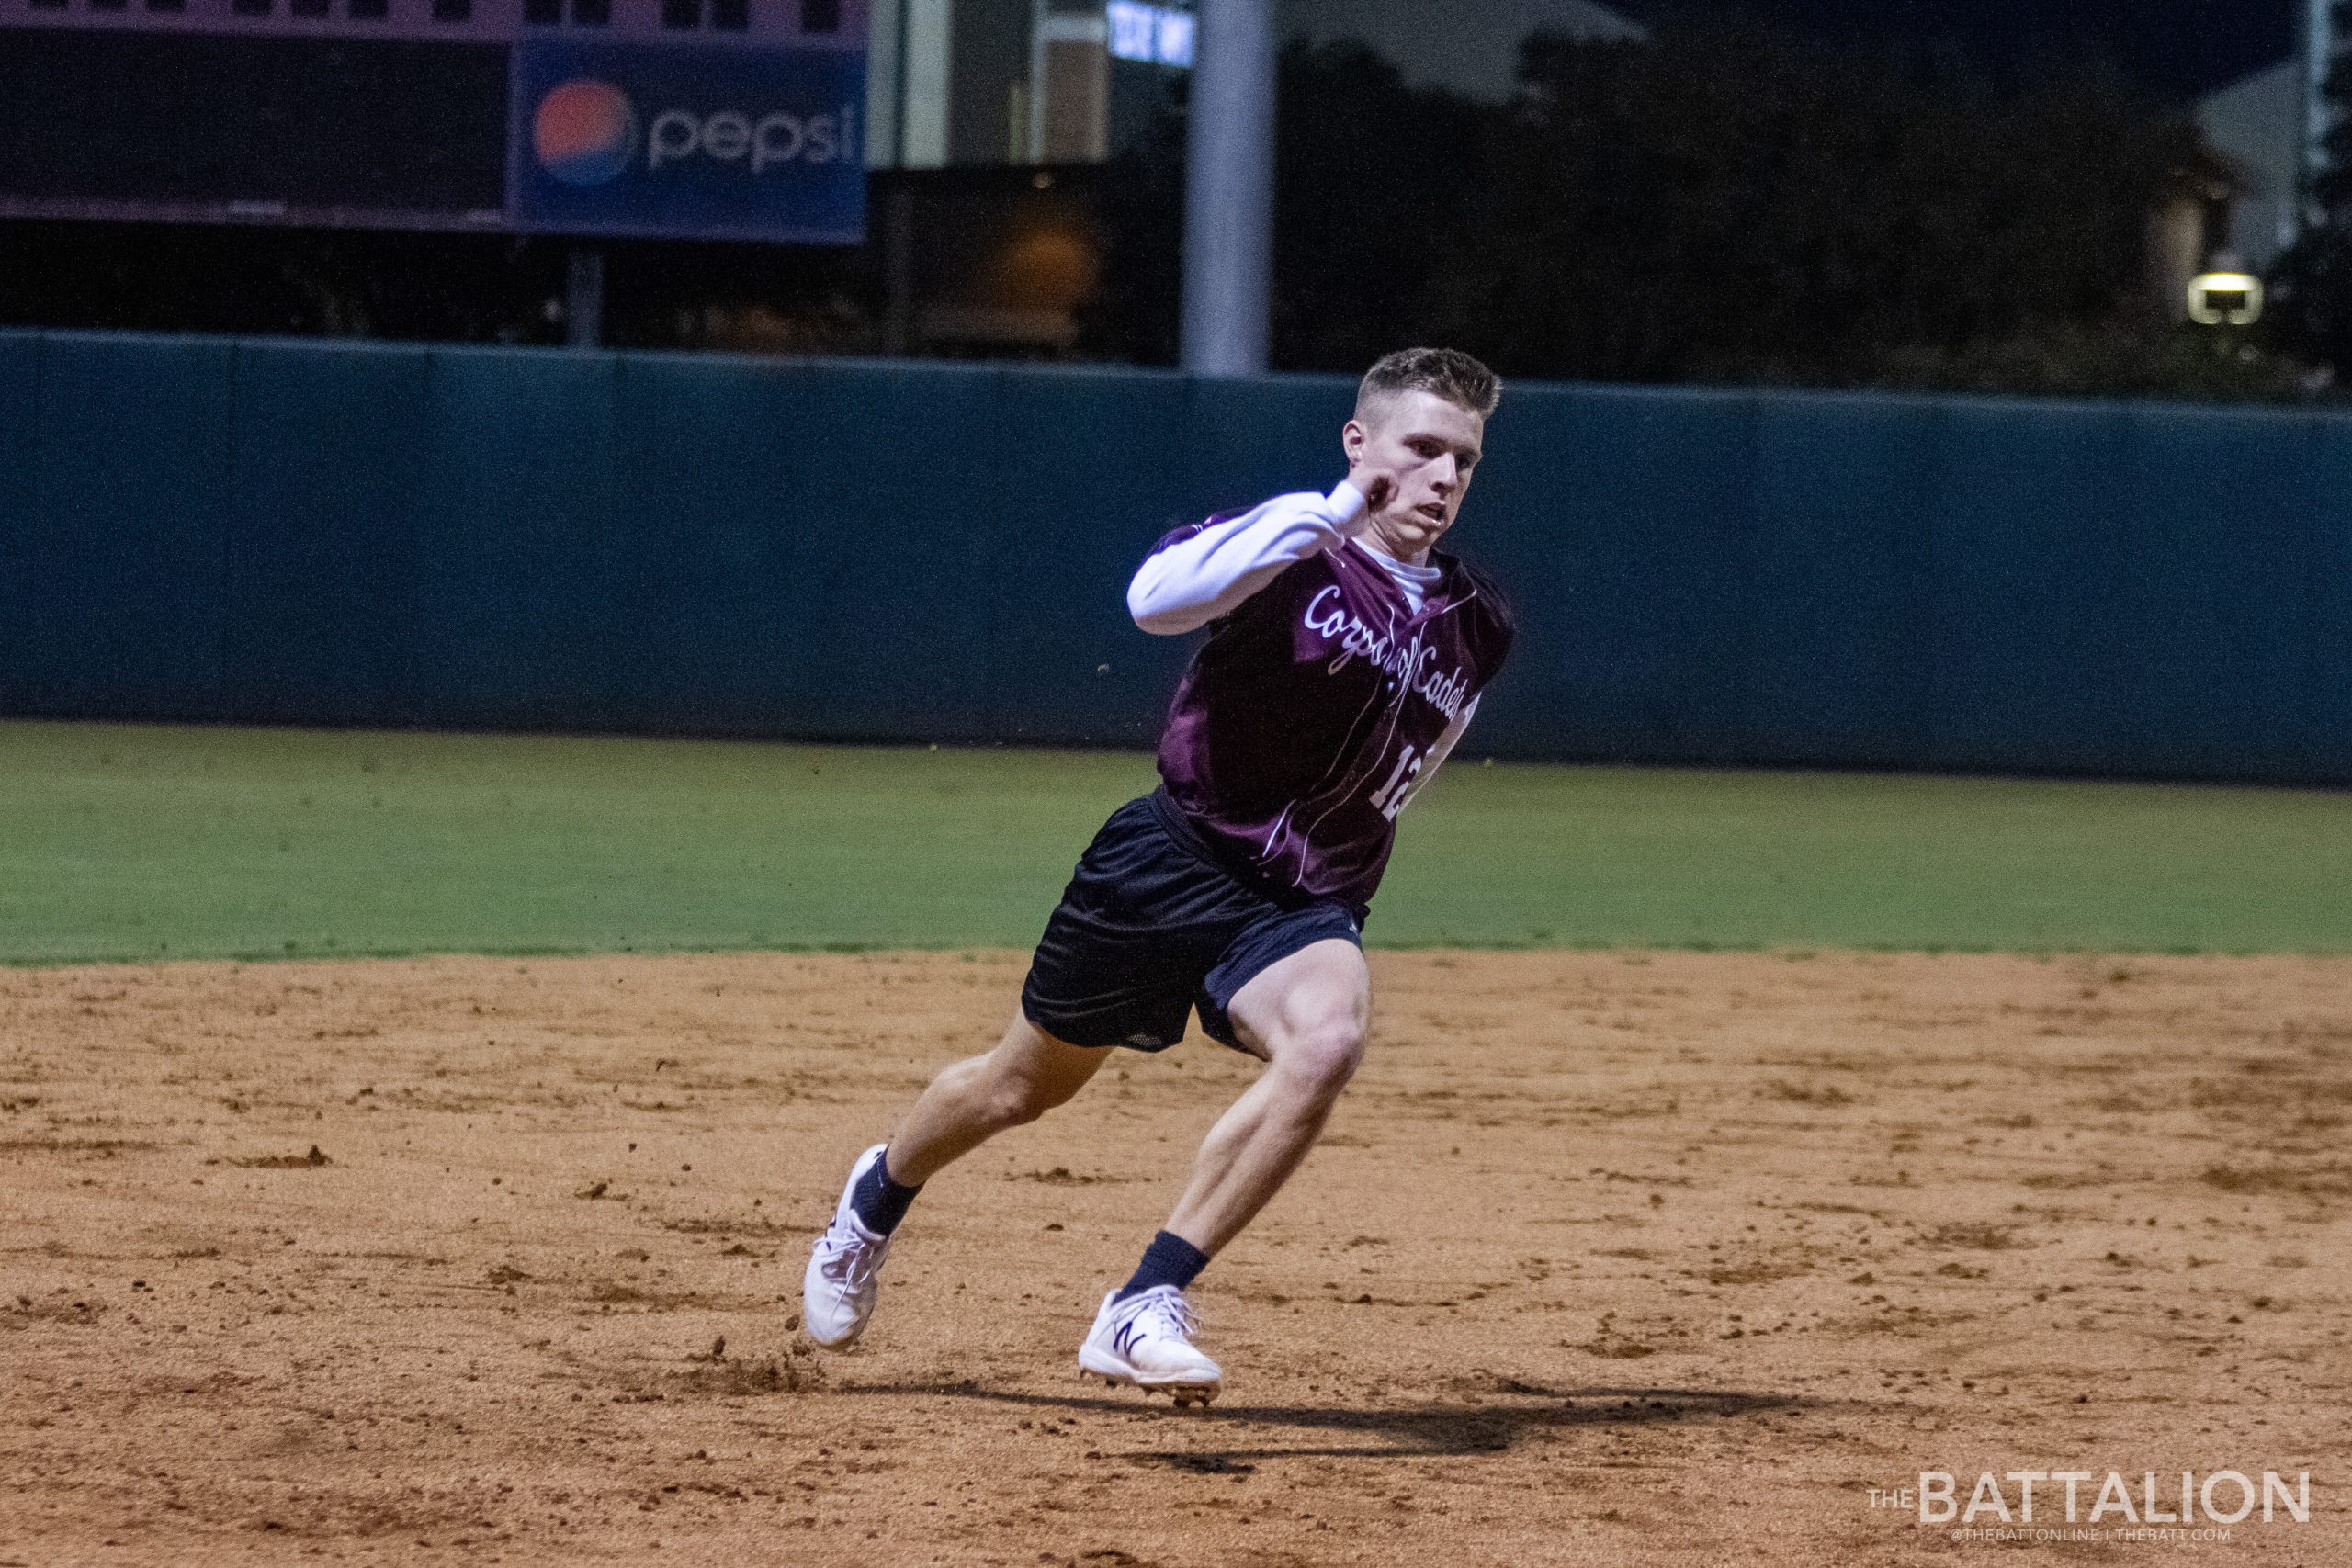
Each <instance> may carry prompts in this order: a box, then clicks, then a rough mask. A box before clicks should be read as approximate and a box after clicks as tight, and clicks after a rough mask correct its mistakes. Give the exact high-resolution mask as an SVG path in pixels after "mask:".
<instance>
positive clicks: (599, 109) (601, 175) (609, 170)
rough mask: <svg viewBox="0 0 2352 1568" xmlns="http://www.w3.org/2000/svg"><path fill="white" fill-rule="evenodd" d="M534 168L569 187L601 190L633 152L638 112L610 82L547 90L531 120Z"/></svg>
mask: <svg viewBox="0 0 2352 1568" xmlns="http://www.w3.org/2000/svg"><path fill="white" fill-rule="evenodd" d="M531 151H532V152H533V154H534V155H535V156H537V159H538V163H539V167H541V168H542V169H545V170H546V171H547V172H548V174H549V175H551V176H553V177H554V178H556V179H558V180H560V181H562V182H563V183H564V184H565V185H568V186H600V185H603V184H605V182H606V181H608V180H611V179H614V178H615V177H616V176H617V175H619V174H620V172H621V171H622V170H623V169H626V168H628V164H629V159H630V158H631V157H633V156H635V155H636V152H637V110H636V109H635V108H634V107H631V105H630V103H629V101H628V94H626V93H624V92H622V91H621V90H620V89H619V88H618V87H616V86H614V85H612V84H611V83H609V82H595V81H590V80H587V79H584V78H582V79H580V80H576V81H571V82H566V83H563V84H561V85H559V86H557V87H555V88H552V89H551V90H549V92H548V96H546V97H544V98H541V99H540V100H539V107H538V110H537V113H535V114H534V115H533V116H532V117H531Z"/></svg>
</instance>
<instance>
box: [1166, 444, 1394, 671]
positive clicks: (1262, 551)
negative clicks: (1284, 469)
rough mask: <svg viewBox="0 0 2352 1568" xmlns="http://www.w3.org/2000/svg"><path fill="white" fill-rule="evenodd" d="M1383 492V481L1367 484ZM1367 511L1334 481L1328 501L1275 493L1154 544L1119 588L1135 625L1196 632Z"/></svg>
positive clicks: (1360, 498)
mask: <svg viewBox="0 0 2352 1568" xmlns="http://www.w3.org/2000/svg"><path fill="white" fill-rule="evenodd" d="M1372 482H1373V487H1374V490H1375V491H1385V488H1386V485H1387V482H1388V481H1387V480H1386V479H1374V480H1373V481H1372ZM1372 510H1373V506H1372V504H1371V503H1370V502H1367V501H1366V500H1365V497H1364V494H1363V491H1360V490H1358V489H1356V487H1355V486H1354V485H1352V484H1348V483H1344V482H1343V483H1341V484H1340V488H1339V489H1337V490H1335V491H1332V492H1331V493H1330V494H1329V495H1328V496H1325V495H1317V494H1315V493H1314V492H1313V491H1299V492H1298V493H1297V494H1295V495H1278V496H1276V497H1274V499H1273V500H1272V501H1269V502H1265V503H1263V504H1262V505H1260V506H1258V507H1255V508H1253V509H1251V510H1250V511H1248V512H1245V513H1242V514H1241V515H1240V516H1238V517H1229V518H1227V519H1226V520H1225V521H1224V522H1221V523H1207V524H1195V525H1193V526H1192V527H1189V528H1180V529H1178V530H1177V531H1176V532H1175V533H1173V534H1170V535H1169V536H1168V537H1166V538H1165V539H1162V540H1161V541H1160V542H1159V547H1157V548H1155V549H1154V550H1153V551H1152V552H1151V554H1150V555H1148V556H1147V557H1145V558H1144V563H1143V566H1142V567H1141V568H1140V569H1139V570H1137V571H1136V576H1135V581H1133V582H1130V583H1129V584H1128V585H1127V612H1128V614H1130V615H1133V616H1135V620H1136V626H1141V627H1142V628H1143V629H1144V630H1145V631H1148V632H1154V633H1157V634H1159V636H1162V637H1175V636H1178V635H1180V634H1182V633H1184V632H1189V631H1192V630H1193V629H1194V628H1196V627H1199V626H1206V625H1208V624H1209V623H1210V622H1211V621H1214V620H1216V618H1217V617H1218V616H1220V615H1230V614H1232V613H1233V611H1234V610H1236V609H1238V607H1239V606H1240V605H1241V604H1242V602H1243V601H1244V600H1246V599H1248V598H1249V597H1250V595H1251V594H1252V593H1255V592H1258V591H1259V590H1260V589H1261V588H1263V587H1265V586H1266V584H1267V583H1269V582H1272V581H1273V580H1274V579H1275V578H1276V577H1277V576H1279V575H1281V573H1282V571H1283V569H1285V568H1287V567H1291V566H1295V565H1296V564H1297V563H1298V562H1300V561H1303V560H1306V559H1307V558H1309V557H1311V556H1316V555H1319V554H1321V553H1322V552H1323V551H1325V550H1330V549H1336V548H1338V547H1340V544H1341V542H1343V541H1344V540H1346V539H1347V538H1349V537H1350V536H1352V535H1353V534H1355V533H1356V532H1357V531H1358V530H1360V529H1361V528H1362V527H1363V522H1364V519H1365V517H1366V516H1368V515H1369V514H1370V513H1371V512H1372Z"/></svg>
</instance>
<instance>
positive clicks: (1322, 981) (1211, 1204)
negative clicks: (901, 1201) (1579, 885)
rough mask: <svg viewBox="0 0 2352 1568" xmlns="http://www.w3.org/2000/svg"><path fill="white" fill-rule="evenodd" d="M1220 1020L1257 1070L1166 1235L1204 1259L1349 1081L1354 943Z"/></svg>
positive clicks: (1367, 978) (1357, 957)
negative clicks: (1260, 1067)
mask: <svg viewBox="0 0 2352 1568" xmlns="http://www.w3.org/2000/svg"><path fill="white" fill-rule="evenodd" d="M1371 1013H1372V972H1371V971H1370V970H1369V969H1368V968H1367V967H1366V966H1365V964H1364V959H1363V953H1362V952H1361V951H1359V950H1358V949H1357V947H1356V945H1355V943H1353V942H1343V941H1340V940H1339V939H1337V938H1334V939H1332V940H1329V941H1327V942H1316V943H1314V944H1312V945H1311V946H1307V947H1304V948H1301V949H1300V950H1299V951H1298V952H1296V953H1292V954H1291V955H1290V956H1289V957H1287V958H1285V959H1283V960H1282V962H1280V963H1278V964H1271V965H1269V966H1268V967H1267V968H1266V969H1264V970H1263V971H1261V973H1259V974H1257V975H1255V976H1251V977H1250V983H1249V984H1248V985H1246V986H1244V987H1241V989H1240V990H1239V991H1238V992H1236V993H1235V994H1234V998H1233V1002H1232V1005H1231V1006H1230V1007H1228V1008H1227V1014H1228V1016H1230V1017H1231V1018H1232V1020H1233V1023H1234V1030H1235V1032H1236V1033H1238V1034H1239V1035H1240V1037H1241V1043H1243V1044H1244V1045H1247V1046H1248V1047H1250V1050H1251V1051H1252V1052H1254V1053H1255V1054H1256V1055H1260V1056H1261V1057H1263V1058H1264V1059H1265V1061H1266V1064H1267V1066H1266V1070H1265V1071H1264V1072H1263V1073H1261V1074H1260V1075H1259V1077H1258V1081H1257V1082H1256V1083H1254V1084H1252V1085H1250V1089H1249V1090H1248V1091H1247V1092H1246V1093H1244V1094H1243V1095H1242V1096H1241V1098H1240V1099H1238V1100H1235V1101H1234V1102H1233V1105H1232V1107H1231V1108H1230V1109H1229V1110H1227V1111H1226V1113H1225V1114H1224V1115H1223V1116H1221V1117H1219V1118H1218V1119H1217V1123H1216V1126H1214V1127H1212V1128H1210V1129H1209V1135H1208V1137H1207V1138H1206V1139H1205V1140H1204V1141H1203V1142H1202V1144H1201V1152H1200V1153H1199V1155H1198V1156H1195V1157H1194V1159H1193V1178H1192V1181H1191V1183H1190V1184H1189V1185H1187V1186H1186V1187H1185V1189H1184V1195H1183V1196H1182V1198H1181V1199H1179V1200H1178V1201H1177V1203H1176V1210H1175V1213H1172V1214H1170V1216H1169V1220H1168V1225H1167V1229H1168V1230H1169V1231H1170V1232H1172V1233H1173V1234H1174V1235H1179V1236H1182V1237H1183V1238H1184V1239H1185V1240H1186V1241H1188V1242H1191V1243H1192V1244H1193V1246H1194V1247H1198V1248H1200V1249H1201V1251H1203V1252H1204V1253H1206V1254H1208V1255H1209V1256H1211V1257H1215V1256H1216V1253H1217V1251H1218V1249H1219V1248H1221V1247H1224V1246H1225V1244H1226V1243H1227V1242H1228V1241H1231V1240H1232V1239H1233V1238H1234V1237H1235V1236H1236V1235H1239V1234H1240V1233H1241V1229H1242V1227H1243V1226H1244V1225H1247V1224H1249V1223H1250V1220H1251V1219H1252V1218H1254V1217H1255V1216H1256V1214H1257V1213H1258V1211H1259V1210H1261V1209H1262V1208H1264V1207H1265V1206H1266V1202H1267V1201H1268V1200H1269V1199H1271V1198H1272V1197H1273V1195H1274V1194H1275V1193H1276V1192H1278V1191H1280V1190H1282V1185H1283V1182H1284V1181H1286V1180H1288V1179H1290V1174H1291V1172H1293V1171H1294V1170H1296V1169H1297V1168H1298V1165H1299V1162H1300V1161H1301V1160H1303V1159H1305V1158H1306V1151H1307V1150H1308V1149H1310V1148H1312V1147H1314V1145H1315V1140H1316V1138H1317V1136H1318V1135H1319V1134H1321V1133H1322V1131H1323V1123H1324V1122H1325V1121H1326V1120H1328V1119H1329V1116H1330V1114H1331V1107H1332V1105H1333V1104H1334V1103H1336V1102H1337V1101H1338V1100H1339V1098H1340V1090H1341V1089H1345V1088H1346V1087H1347V1085H1348V1080H1349V1078H1351V1077H1353V1076H1354V1075H1355V1070H1356V1065H1357V1063H1359V1062H1361V1061H1362V1060H1363V1042H1364V1030H1365V1026H1366V1024H1367V1022H1368V1021H1369V1020H1370V1018H1371ZM897 1164H898V1156H897V1145H892V1153H891V1166H892V1168H893V1169H894V1170H895V1169H896V1168H897Z"/></svg>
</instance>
